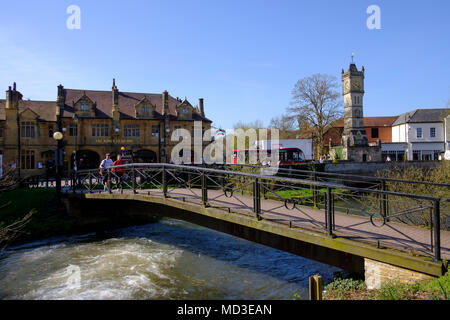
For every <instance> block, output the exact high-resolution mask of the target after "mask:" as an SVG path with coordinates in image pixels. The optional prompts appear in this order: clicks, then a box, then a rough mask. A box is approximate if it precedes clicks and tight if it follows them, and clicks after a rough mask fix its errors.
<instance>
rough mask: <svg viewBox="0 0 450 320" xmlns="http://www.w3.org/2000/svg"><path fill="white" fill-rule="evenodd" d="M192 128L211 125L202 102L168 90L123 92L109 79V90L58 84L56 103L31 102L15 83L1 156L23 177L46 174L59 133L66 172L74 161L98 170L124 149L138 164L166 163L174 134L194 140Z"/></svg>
mask: <svg viewBox="0 0 450 320" xmlns="http://www.w3.org/2000/svg"><path fill="white" fill-rule="evenodd" d="M194 124H195V125H197V128H199V127H198V125H200V126H201V130H202V132H199V131H200V130H199V129H197V130H196V133H195V134H196V135H199V134H203V132H204V131H206V130H208V129H210V127H211V120H209V119H207V118H206V117H205V112H204V105H203V99H199V104H198V106H195V107H194V106H192V105H191V103H189V101H188V100H187V99H184V101H182V100H181V99H178V98H173V97H172V96H170V95H169V93H168V92H167V91H164V92H163V93H162V94H155V93H134V92H121V91H119V89H118V88H117V86H116V84H115V80H113V85H112V90H111V91H97V90H77V89H67V88H64V87H63V86H62V85H59V86H58V89H57V98H56V101H30V100H23V96H22V94H21V93H20V92H19V91H18V90H17V88H16V84H15V83H14V86H13V88H11V87H9V89H8V90H7V91H6V99H5V100H0V154H1V155H2V159H3V165H4V166H5V165H6V166H13V167H17V168H19V169H20V173H21V175H22V176H26V175H34V174H40V173H45V172H46V170H47V172H48V171H49V170H51V169H52V168H54V163H55V150H56V147H57V143H56V141H55V140H54V139H53V133H54V132H56V131H60V132H62V133H63V135H64V138H63V151H64V152H63V154H64V160H63V166H64V169H65V170H68V169H72V168H73V167H74V165H75V159H76V164H77V168H78V169H85V168H96V167H98V165H99V162H100V160H101V159H103V158H104V155H105V153H111V155H112V156H114V155H115V154H118V153H120V152H121V149H122V147H123V148H124V149H125V150H126V151H127V152H128V153H130V154H131V153H132V154H133V155H134V161H136V162H169V161H170V155H171V151H172V148H173V147H174V146H175V145H176V144H177V143H178V141H171V135H172V132H173V131H174V130H175V129H178V128H185V129H187V130H188V131H189V132H190V133H191V136H192V137H193V136H194ZM193 140H194V139H192V142H191V143H193ZM206 143H208V142H202V146H203V145H204V144H206ZM197 149H198V148H197ZM200 150H201V149H200ZM75 155H76V157H75ZM191 157H192V159H193V160H194V159H201V155H195V154H192V155H191Z"/></svg>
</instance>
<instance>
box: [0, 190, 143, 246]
mask: <svg viewBox="0 0 450 320" xmlns="http://www.w3.org/2000/svg"><path fill="white" fill-rule="evenodd" d="M32 210H33V211H34V213H33V215H32V216H31V218H30V220H29V221H28V222H27V223H26V224H25V226H24V227H23V229H21V232H20V235H19V236H18V237H17V238H16V239H15V240H14V241H13V242H12V243H10V244H17V243H23V242H28V241H33V240H38V239H43V238H48V237H53V236H61V235H73V234H82V233H88V232H94V231H102V230H108V229H114V228H120V227H126V226H130V225H137V224H143V223H149V222H151V221H150V220H143V219H141V220H138V219H124V220H121V221H118V220H113V219H111V221H99V222H86V221H84V220H81V219H78V218H74V217H71V216H69V215H68V214H67V212H66V209H65V207H64V206H63V205H62V204H59V205H58V202H57V201H56V191H55V189H54V188H33V189H28V188H19V189H15V190H10V191H5V192H2V193H0V228H4V227H6V226H9V225H11V224H12V223H14V222H16V221H18V220H21V219H23V217H25V216H26V215H27V214H28V213H29V212H30V211H32ZM0 250H1V247H0Z"/></svg>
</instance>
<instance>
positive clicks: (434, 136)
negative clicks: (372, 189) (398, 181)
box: [382, 108, 450, 160]
mask: <svg viewBox="0 0 450 320" xmlns="http://www.w3.org/2000/svg"><path fill="white" fill-rule="evenodd" d="M449 115H450V109H449V108H447V109H416V110H414V111H410V112H406V113H403V114H401V115H400V116H399V117H398V118H397V120H396V121H395V122H394V123H393V124H392V142H391V143H383V144H382V151H383V155H384V157H383V158H386V157H387V155H389V156H390V157H391V159H392V160H402V159H403V154H406V156H407V159H408V160H438V159H439V155H441V154H443V153H444V152H445V151H446V150H447V149H448V148H449V142H448V141H449V140H448V139H449V128H448V125H449V123H448V122H449V117H448V116H449ZM446 117H447V118H446Z"/></svg>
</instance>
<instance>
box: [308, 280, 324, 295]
mask: <svg viewBox="0 0 450 320" xmlns="http://www.w3.org/2000/svg"><path fill="white" fill-rule="evenodd" d="M309 300H322V277H321V276H320V275H318V274H316V275H313V276H311V277H309Z"/></svg>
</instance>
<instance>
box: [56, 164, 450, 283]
mask: <svg viewBox="0 0 450 320" xmlns="http://www.w3.org/2000/svg"><path fill="white" fill-rule="evenodd" d="M119 167H124V168H125V169H126V173H125V175H124V176H123V177H120V176H119V174H118V172H117V171H118V170H115V169H117V168H119ZM271 173H273V172H271V171H270V169H269V168H261V167H243V166H232V165H231V166H230V165H228V166H221V167H216V168H212V167H204V166H186V165H174V164H159V163H154V164H129V165H124V166H118V167H112V168H111V169H110V170H109V171H108V172H107V173H105V174H107V175H108V178H109V180H110V190H107V191H104V190H103V189H104V186H103V176H101V175H100V173H99V171H98V169H93V170H83V171H78V172H76V175H75V174H74V175H73V176H72V178H71V182H70V183H68V184H66V187H64V188H63V191H64V200H65V202H66V203H67V205H68V208H69V211H71V212H72V213H73V214H77V215H81V216H89V214H90V212H91V210H93V208H97V209H98V208H101V209H102V210H105V211H107V213H108V212H109V213H111V216H113V215H117V214H124V215H126V214H129V213H130V212H134V211H139V212H144V213H147V214H149V215H152V216H158V217H159V216H162V217H170V218H175V219H179V220H185V221H188V222H192V223H196V224H198V225H202V226H205V227H208V228H212V229H215V230H218V231H222V232H226V233H228V234H232V235H235V236H238V237H241V238H244V239H247V240H250V241H254V242H257V243H261V244H263V245H267V246H271V247H274V248H277V249H280V250H284V251H287V252H291V253H294V254H298V255H300V256H303V257H305V258H309V259H313V260H316V261H319V262H323V263H327V264H330V265H334V266H337V267H340V268H343V269H346V270H349V271H352V272H357V273H362V274H364V273H365V274H366V278H367V276H368V270H369V269H370V270H372V269H373V266H372V265H371V263H375V264H377V263H378V264H381V265H382V266H384V265H386V266H389V267H392V268H398V270H404V271H405V272H406V275H407V276H408V274H409V273H408V272H413V273H418V274H423V275H429V276H440V275H442V274H443V273H445V270H446V265H445V260H446V259H449V258H450V232H449V231H448V230H445V227H441V225H442V221H444V218H443V216H444V215H443V214H442V212H441V211H442V208H444V207H445V208H448V206H443V202H445V200H443V199H440V198H437V197H429V196H423V195H413V194H404V193H399V192H392V191H385V190H384V189H385V185H386V181H384V180H382V179H381V183H379V184H378V183H377V181H375V182H373V181H372V182H371V183H372V184H371V185H370V186H365V187H363V188H361V187H355V186H349V185H348V184H347V185H346V184H342V183H336V182H332V181H331V180H330V179H328V180H327V181H324V180H325V179H319V178H318V177H317V176H316V175H315V174H314V175H313V176H310V177H309V178H306V177H304V178H302V179H299V178H292V177H290V176H295V175H294V174H285V176H279V175H272V174H271ZM291 173H292V172H291ZM372 178H374V177H372ZM353 179H355V178H353ZM374 179H375V178H374ZM377 179H378V178H377ZM377 179H375V180H377ZM362 180H364V179H361V181H362ZM365 181H366V182H367V180H365ZM381 186H383V187H381ZM440 187H443V188H448V187H449V185H441V186H440ZM423 225H425V226H423ZM395 270H397V269H395ZM395 273H397V271H396V272H395Z"/></svg>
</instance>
